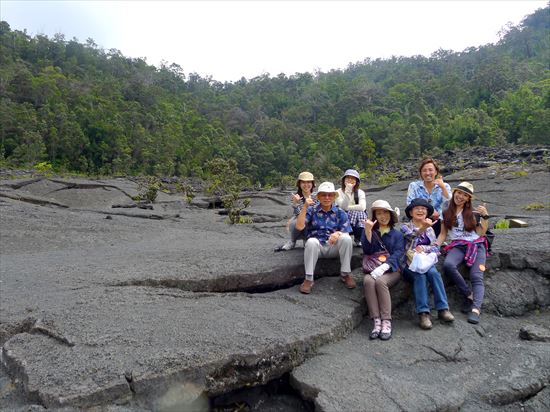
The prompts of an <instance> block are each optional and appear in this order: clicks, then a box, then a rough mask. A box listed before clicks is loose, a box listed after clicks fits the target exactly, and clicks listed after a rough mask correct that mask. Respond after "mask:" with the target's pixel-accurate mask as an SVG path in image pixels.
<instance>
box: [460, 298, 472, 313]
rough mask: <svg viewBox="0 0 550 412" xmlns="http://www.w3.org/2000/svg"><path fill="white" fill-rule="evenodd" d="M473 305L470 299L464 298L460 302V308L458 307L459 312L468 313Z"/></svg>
mask: <svg viewBox="0 0 550 412" xmlns="http://www.w3.org/2000/svg"><path fill="white" fill-rule="evenodd" d="M473 305H474V301H473V300H472V299H470V298H464V301H463V302H462V306H461V307H460V311H461V312H462V313H469V312H471V311H472V306H473Z"/></svg>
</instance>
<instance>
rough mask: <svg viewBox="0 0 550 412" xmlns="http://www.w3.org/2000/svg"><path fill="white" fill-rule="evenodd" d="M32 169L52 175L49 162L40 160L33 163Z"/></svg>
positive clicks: (45, 174) (42, 173)
mask: <svg viewBox="0 0 550 412" xmlns="http://www.w3.org/2000/svg"><path fill="white" fill-rule="evenodd" d="M34 170H36V171H37V173H39V174H41V175H44V176H52V175H53V167H52V164H51V163H50V162H40V163H37V164H35V165H34Z"/></svg>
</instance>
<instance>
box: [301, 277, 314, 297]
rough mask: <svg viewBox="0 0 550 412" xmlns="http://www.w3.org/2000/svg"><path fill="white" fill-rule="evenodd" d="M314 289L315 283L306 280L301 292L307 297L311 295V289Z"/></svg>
mask: <svg viewBox="0 0 550 412" xmlns="http://www.w3.org/2000/svg"><path fill="white" fill-rule="evenodd" d="M312 287H313V281H312V280H307V279H305V280H304V283H302V285H301V286H300V292H301V293H305V294H306V295H309V294H310V293H311V288H312Z"/></svg>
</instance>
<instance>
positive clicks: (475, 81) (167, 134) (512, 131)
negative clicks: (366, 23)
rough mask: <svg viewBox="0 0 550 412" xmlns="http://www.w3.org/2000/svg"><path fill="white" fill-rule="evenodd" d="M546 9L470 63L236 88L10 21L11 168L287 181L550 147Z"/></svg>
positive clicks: (5, 110)
mask: <svg viewBox="0 0 550 412" xmlns="http://www.w3.org/2000/svg"><path fill="white" fill-rule="evenodd" d="M549 11H550V7H546V8H545V9H540V10H538V11H536V12H535V13H534V14H532V15H529V16H527V17H526V18H525V19H524V20H523V22H522V23H521V24H519V25H518V26H509V27H506V28H505V29H504V30H503V31H502V32H501V39H500V41H499V42H498V43H497V44H489V45H485V46H481V47H477V48H474V47H472V48H469V49H466V50H464V51H462V52H453V51H447V50H438V51H436V52H434V53H433V54H432V55H431V56H430V57H423V56H413V57H393V58H391V59H385V60H383V59H376V60H370V59H366V60H365V61H363V62H360V63H356V64H350V65H349V66H348V67H347V68H346V69H345V70H333V71H330V72H328V73H323V72H318V73H315V74H310V73H300V74H295V75H291V76H287V75H284V74H280V75H278V76H275V77H270V75H268V74H266V75H262V76H259V77H256V78H253V79H250V80H247V79H244V78H243V79H241V80H240V81H237V82H231V83H230V82H227V83H220V82H217V81H215V80H213V79H211V78H202V77H200V76H199V75H197V74H194V73H191V74H188V75H186V74H185V73H184V69H183V68H182V67H180V66H178V65H177V64H168V63H164V64H162V65H161V67H160V68H156V67H154V66H151V65H148V64H147V63H146V62H145V61H144V60H143V59H132V58H127V57H124V56H123V55H122V54H121V53H120V52H119V51H118V50H114V49H111V50H108V51H105V50H103V49H100V48H98V46H97V45H96V44H95V43H94V41H93V40H92V39H88V40H87V41H86V43H85V44H82V43H80V42H78V41H77V39H72V40H66V39H65V37H64V36H63V35H62V34H58V35H55V36H54V37H53V38H51V39H50V38H48V37H47V36H43V35H37V36H34V37H30V36H28V35H27V34H26V32H21V31H14V30H11V28H10V26H9V24H8V23H7V22H0V162H1V164H4V165H10V166H23V165H25V166H26V165H33V164H36V163H38V162H49V163H51V165H52V166H53V167H54V169H57V170H60V171H62V170H65V171H74V172H81V173H89V174H97V173H101V174H152V175H178V176H199V177H207V176H208V174H209V173H210V171H209V170H208V165H209V164H210V165H211V164H213V163H212V160H213V159H216V158H219V159H225V160H226V161H232V162H234V163H236V165H237V168H238V173H239V174H240V175H243V176H246V177H248V178H249V179H250V181H252V182H256V183H262V184H278V183H280V182H283V181H285V180H289V179H290V177H293V176H296V175H297V174H298V173H299V172H300V171H302V170H306V169H307V170H310V171H312V172H313V173H314V174H317V175H320V176H334V175H338V174H339V173H340V171H341V170H343V169H346V168H349V167H356V168H358V169H359V170H361V171H362V172H368V171H372V170H373V168H374V167H375V166H376V165H384V164H388V163H390V162H398V161H400V160H402V159H406V158H411V157H413V158H417V157H419V156H421V155H422V154H425V153H437V152H438V150H444V149H450V148H455V147H460V146H464V145H472V146H473V145H485V146H492V145H502V144H505V143H509V144H516V143H548V142H549V140H550V139H549V136H548V134H549V133H548V131H549V130H550V71H549V67H548V62H549V61H550V36H549V35H548V33H549V30H550V13H549Z"/></svg>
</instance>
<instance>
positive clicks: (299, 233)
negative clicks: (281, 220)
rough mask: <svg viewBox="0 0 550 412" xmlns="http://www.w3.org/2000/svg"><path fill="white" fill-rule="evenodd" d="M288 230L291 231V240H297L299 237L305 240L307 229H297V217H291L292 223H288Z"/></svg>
mask: <svg viewBox="0 0 550 412" xmlns="http://www.w3.org/2000/svg"><path fill="white" fill-rule="evenodd" d="M288 231H289V232H290V240H291V241H292V242H296V241H297V240H298V239H304V242H305V233H306V231H305V229H304V230H298V229H296V217H293V218H292V219H290V223H289V224H288Z"/></svg>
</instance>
